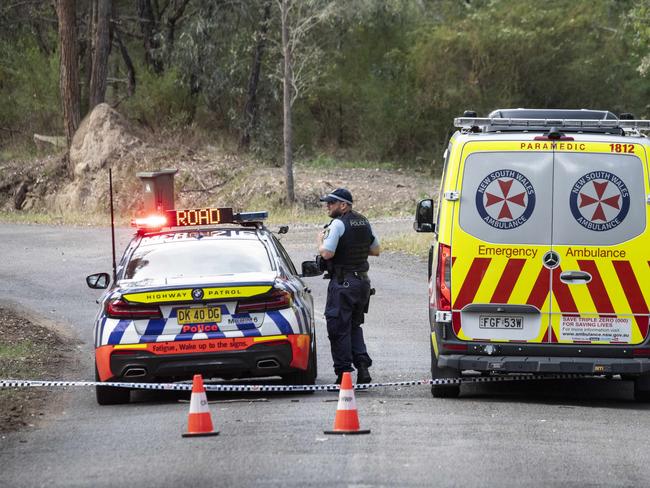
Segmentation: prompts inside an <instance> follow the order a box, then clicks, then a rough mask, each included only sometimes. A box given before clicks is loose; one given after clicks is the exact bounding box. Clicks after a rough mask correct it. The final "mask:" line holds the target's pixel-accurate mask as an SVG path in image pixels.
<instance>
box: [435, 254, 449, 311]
mask: <svg viewBox="0 0 650 488" xmlns="http://www.w3.org/2000/svg"><path fill="white" fill-rule="evenodd" d="M436 308H437V310H441V311H451V247H449V246H447V245H445V244H439V245H438V266H437V267H436Z"/></svg>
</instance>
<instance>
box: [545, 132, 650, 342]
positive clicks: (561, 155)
mask: <svg viewBox="0 0 650 488" xmlns="http://www.w3.org/2000/svg"><path fill="white" fill-rule="evenodd" d="M553 188H554V194H553V237H552V239H553V242H552V244H553V246H552V247H553V252H554V254H555V256H556V257H557V266H556V267H554V269H553V271H552V279H551V288H552V301H551V314H552V330H551V337H550V340H551V342H557V343H562V344H639V343H641V342H642V341H643V340H644V338H645V337H646V335H647V333H648V303H650V288H649V287H648V286H647V283H650V267H649V263H650V261H649V256H650V238H649V235H648V229H647V225H648V195H650V188H649V187H648V169H647V156H646V153H645V148H644V146H643V145H641V144H633V143H629V142H628V141H626V143H615V144H611V143H604V142H591V143H589V142H586V143H579V142H574V143H564V144H562V143H559V142H558V143H557V147H556V151H555V164H554V185H553Z"/></svg>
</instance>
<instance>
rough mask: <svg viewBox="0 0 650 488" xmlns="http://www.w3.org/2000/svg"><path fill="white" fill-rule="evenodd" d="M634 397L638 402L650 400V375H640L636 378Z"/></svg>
mask: <svg viewBox="0 0 650 488" xmlns="http://www.w3.org/2000/svg"><path fill="white" fill-rule="evenodd" d="M634 399H635V400H636V401H637V402H644V403H648V402H650V375H643V376H639V377H638V378H636V379H635V380H634Z"/></svg>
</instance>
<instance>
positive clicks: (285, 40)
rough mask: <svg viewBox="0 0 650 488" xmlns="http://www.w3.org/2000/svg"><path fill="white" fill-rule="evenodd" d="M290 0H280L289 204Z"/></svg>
mask: <svg viewBox="0 0 650 488" xmlns="http://www.w3.org/2000/svg"><path fill="white" fill-rule="evenodd" d="M290 2H291V0H282V3H281V14H282V54H283V55H284V78H283V81H284V83H283V85H284V125H283V139H284V171H285V177H286V180H287V201H288V202H289V203H290V204H293V202H294V201H295V200H296V194H295V191H294V186H293V140H292V126H291V88H292V80H293V74H292V67H291V46H290V45H289V25H288V24H289V19H288V17H289V8H290Z"/></svg>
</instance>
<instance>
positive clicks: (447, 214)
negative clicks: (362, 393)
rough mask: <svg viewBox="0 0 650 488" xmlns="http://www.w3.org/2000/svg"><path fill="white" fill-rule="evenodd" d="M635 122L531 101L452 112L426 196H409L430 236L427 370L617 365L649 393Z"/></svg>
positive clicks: (600, 370) (647, 202)
mask: <svg viewBox="0 0 650 488" xmlns="http://www.w3.org/2000/svg"><path fill="white" fill-rule="evenodd" d="M633 119H634V118H633V117H632V116H631V115H630V114H622V115H621V116H620V117H617V116H615V115H614V114H613V113H611V112H608V111H599V110H538V109H503V110H496V111H494V112H492V113H491V114H490V115H489V116H488V117H487V118H479V117H477V116H476V113H474V112H465V113H464V114H463V117H459V118H457V119H455V126H456V127H457V128H458V130H457V131H456V132H455V133H454V134H453V136H452V137H451V140H450V141H449V145H448V148H447V150H446V151H445V157H444V167H443V174H442V179H441V184H440V193H439V196H438V202H437V205H434V202H433V200H432V199H426V200H422V201H420V202H419V204H418V206H417V210H416V221H415V224H414V227H415V230H416V231H418V232H432V233H433V234H434V241H433V245H432V247H431V249H430V252H429V266H428V270H429V312H430V313H429V317H430V325H431V372H432V375H433V378H434V379H435V378H460V377H462V376H463V375H464V374H466V373H468V372H472V373H473V374H476V372H479V373H482V374H486V375H487V374H492V375H494V374H504V375H505V374H513V373H515V374H536V375H539V374H557V373H577V374H585V375H604V376H607V377H613V376H616V375H620V377H621V378H622V379H624V380H632V381H634V396H635V398H636V399H637V400H639V401H649V400H650V335H649V334H648V323H649V315H650V312H649V306H650V286H649V285H648V284H649V283H650V230H649V227H648V220H649V217H650V183H649V173H648V171H649V170H648V152H649V150H650V140H649V139H648V138H647V137H646V136H645V135H644V134H643V132H644V131H647V130H649V129H650V121H647V120H633ZM617 377H618V376H617ZM459 393H460V385H458V384H452V385H434V386H433V387H432V394H433V396H434V397H456V396H458V395H459Z"/></svg>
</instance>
